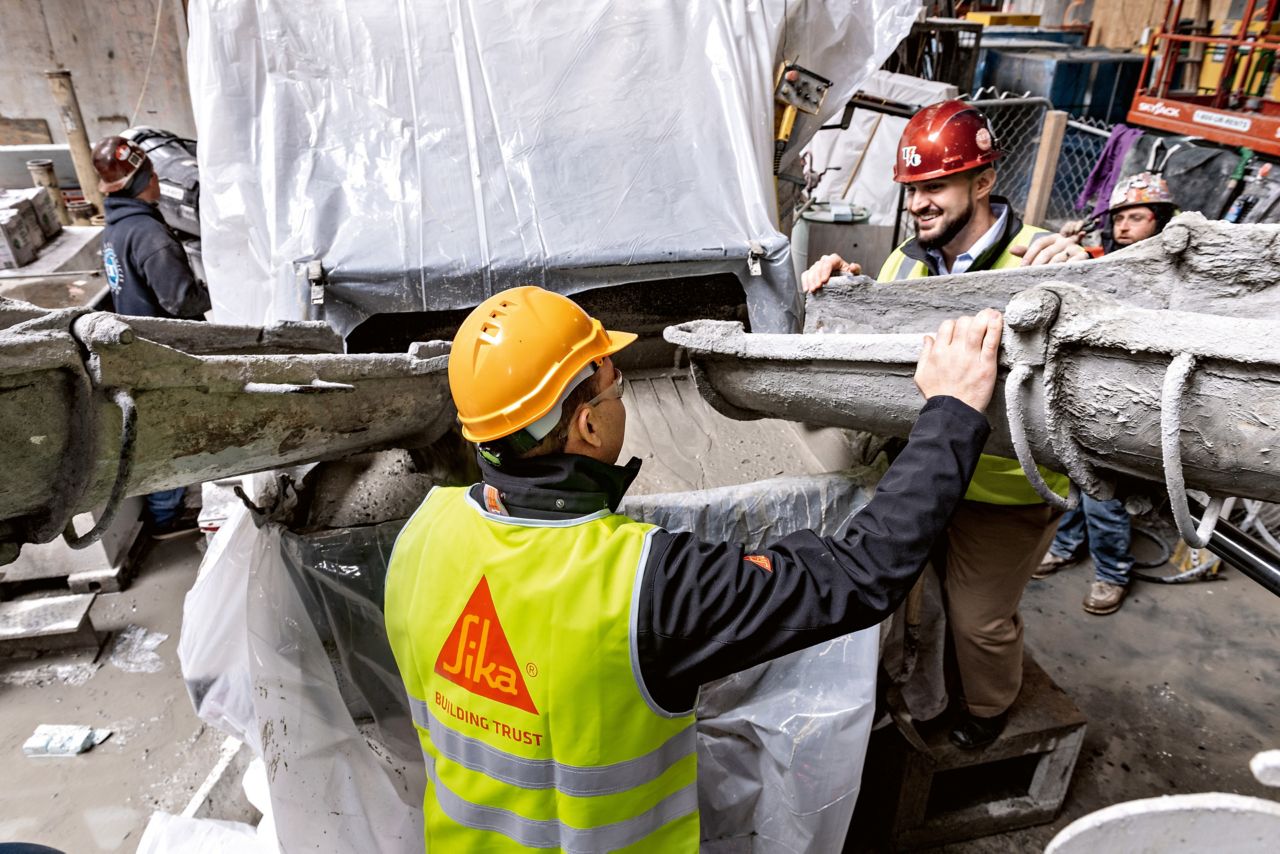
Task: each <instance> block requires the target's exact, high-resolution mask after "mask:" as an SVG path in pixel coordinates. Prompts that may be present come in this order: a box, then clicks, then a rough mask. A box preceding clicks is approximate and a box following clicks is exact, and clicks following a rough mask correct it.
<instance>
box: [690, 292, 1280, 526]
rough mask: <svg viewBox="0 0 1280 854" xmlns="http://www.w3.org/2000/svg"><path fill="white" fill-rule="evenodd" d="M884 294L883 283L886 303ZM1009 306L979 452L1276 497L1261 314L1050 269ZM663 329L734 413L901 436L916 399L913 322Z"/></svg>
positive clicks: (1279, 342) (1272, 408)
mask: <svg viewBox="0 0 1280 854" xmlns="http://www.w3.org/2000/svg"><path fill="white" fill-rule="evenodd" d="M893 295H894V292H893V291H892V290H885V291H884V292H883V293H882V294H881V298H882V300H883V302H884V304H885V310H886V313H889V314H892V312H893V311H894V308H895V307H894V304H893V303H892V299H893ZM969 310H970V311H971V310H972V307H970V308H969ZM1006 320H1007V322H1006V327H1005V333H1004V339H1003V345H1002V349H1001V357H1000V358H1001V370H1000V375H999V380H998V383H997V389H996V394H995V397H994V399H993V400H992V404H991V407H990V408H989V410H988V417H989V419H990V421H991V423H992V425H993V432H992V436H991V439H990V440H989V442H988V445H987V450H988V451H989V452H990V453H994V454H999V455H1001V456H1008V457H1017V458H1019V459H1020V460H1021V461H1022V462H1023V467H1024V469H1025V470H1028V471H1030V472H1032V480H1033V482H1034V481H1036V480H1038V479H1039V475H1038V474H1035V468H1034V465H1033V463H1035V464H1039V465H1044V466H1047V467H1049V468H1051V469H1054V470H1056V471H1063V472H1066V473H1067V474H1069V475H1071V478H1072V480H1073V481H1074V482H1076V483H1077V484H1079V485H1080V487H1081V488H1083V489H1084V490H1085V491H1087V492H1089V493H1090V494H1092V495H1097V496H1100V497H1110V496H1112V495H1113V494H1114V489H1115V480H1116V477H1117V475H1122V476H1129V477H1132V478H1139V479H1142V480H1146V481H1155V482H1159V481H1164V480H1165V479H1166V474H1170V475H1172V476H1170V477H1169V481H1170V485H1171V486H1173V487H1174V489H1173V490H1171V493H1172V494H1171V497H1172V498H1173V500H1174V501H1175V504H1176V503H1178V502H1180V503H1181V506H1182V508H1183V512H1184V513H1185V515H1186V518H1187V519H1188V520H1189V519H1190V514H1189V512H1187V511H1186V510H1185V508H1186V503H1187V502H1186V495H1185V487H1191V488H1195V489H1200V490H1204V491H1206V492H1209V493H1211V494H1215V495H1240V496H1246V497H1252V498H1260V499H1263V500H1267V501H1278V500H1280V464H1277V463H1276V461H1275V456H1276V454H1275V452H1274V450H1275V449H1276V448H1277V447H1280V446H1278V445H1277V442H1280V393H1277V392H1278V391H1280V338H1277V336H1276V335H1275V330H1274V324H1273V323H1272V322H1271V321H1268V320H1256V319H1255V320H1242V319H1235V318H1227V317H1217V316H1212V315H1204V314H1197V313H1190V312H1180V311H1158V310H1151V309H1140V308H1134V307H1132V306H1129V305H1123V304H1121V303H1119V302H1117V301H1115V300H1113V299H1111V298H1109V297H1106V296H1103V295H1099V294H1094V293H1092V292H1091V291H1086V290H1084V289H1082V288H1079V287H1076V286H1074V285H1069V284H1064V283H1061V282H1051V283H1048V284H1044V285H1041V286H1039V287H1036V288H1033V289H1031V290H1028V291H1026V292H1024V293H1022V294H1018V295H1017V296H1016V297H1015V298H1014V299H1013V300H1012V301H1010V303H1009V305H1008V307H1007V309H1006ZM666 337H667V340H668V341H670V342H672V343H674V344H677V345H679V346H682V347H684V348H685V349H686V350H687V351H688V353H689V357H690V360H691V363H692V369H693V374H694V378H695V380H696V382H697V384H698V388H699V390H700V391H701V392H702V394H703V395H704V396H705V397H706V398H707V400H708V401H710V402H711V404H712V405H713V406H714V407H715V408H716V409H718V410H719V411H720V412H722V413H724V414H725V415H728V416H729V417H733V418H744V419H749V418H787V419H791V420H795V421H802V422H806V423H810V424H817V425H823V426H833V427H845V428H852V429H857V430H866V431H869V432H873V433H877V434H880V435H885V436H901V437H905V436H906V435H907V434H908V433H909V432H910V430H911V426H912V425H913V424H914V422H915V418H916V415H917V413H918V412H919V409H920V406H921V403H922V402H921V399H920V395H919V392H918V391H917V390H916V388H915V385H914V382H913V380H912V377H913V374H914V371H915V363H916V359H917V357H918V354H919V347H920V342H921V340H922V337H921V335H920V334H918V333H890V334H882V335H871V334H823V335H752V334H747V333H745V332H744V331H743V329H742V327H741V326H740V325H739V324H736V323H714V322H708V321H696V322H693V323H688V324H683V325H680V326H675V327H671V328H669V329H668V330H667V331H666ZM1171 378H1172V379H1171ZM1162 429H1163V430H1164V434H1163V437H1162ZM1178 471H1180V473H1181V476H1180V478H1179V477H1178V476H1177V473H1178ZM1175 481H1179V482H1177V483H1175ZM1184 484H1185V486H1184ZM1042 485H1043V484H1042ZM1046 492H1047V490H1046ZM1050 495H1051V494H1050ZM1052 500H1054V501H1055V502H1060V501H1061V499H1059V498H1058V497H1057V496H1052ZM1178 512H1179V511H1178V510H1177V508H1175V513H1178ZM1188 524H1189V523H1188ZM1184 532H1185V530H1184ZM1191 533H1194V532H1191Z"/></svg>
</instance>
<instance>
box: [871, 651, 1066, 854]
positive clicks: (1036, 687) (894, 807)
mask: <svg viewBox="0 0 1280 854" xmlns="http://www.w3.org/2000/svg"><path fill="white" fill-rule="evenodd" d="M944 717H946V716H944ZM949 729H950V727H949V726H948V725H947V723H946V721H943V720H940V721H937V722H930V723H928V724H924V725H917V731H918V732H919V733H920V735H921V737H922V738H923V739H924V741H925V743H926V744H927V745H928V748H929V749H928V752H927V753H922V752H919V751H917V750H915V749H914V748H912V747H911V746H910V745H909V744H907V742H906V740H905V739H904V738H903V737H902V736H901V735H900V734H899V733H898V732H897V731H896V730H894V729H893V728H886V729H882V730H879V731H877V732H876V733H874V734H873V737H872V748H871V750H870V752H869V754H868V757H867V764H866V776H865V777H864V785H863V791H864V792H866V793H867V794H868V796H870V799H871V800H877V798H876V795H877V794H878V795H879V799H878V800H879V802H878V803H877V804H875V805H874V806H873V805H871V804H870V803H869V804H868V805H867V806H868V807H871V809H870V810H866V811H864V809H863V807H864V805H862V804H859V814H858V815H857V816H855V819H854V827H853V829H852V830H851V832H850V840H853V839H854V837H855V835H856V836H858V837H859V838H866V837H867V836H875V835H887V836H888V837H889V841H890V842H891V844H892V845H893V846H894V847H895V848H898V849H902V850H910V849H915V848H924V847H929V846H936V845H942V844H945V843H949V842H958V841H961V840H965V839H974V838H977V837H980V836H989V835H992V834H995V833H1003V832H1005V831H1008V830H1015V829H1017V828H1022V827H1031V826H1033V825H1036V824H1044V823H1047V822H1050V821H1052V820H1053V819H1054V817H1055V816H1056V815H1057V813H1058V810H1059V809H1061V807H1062V802H1063V800H1065V798H1066V795H1067V787H1068V785H1069V784H1070V782H1071V774H1072V771H1073V770H1074V769H1075V764H1076V759H1077V758H1078V757H1079V755H1080V747H1081V745H1082V744H1083V742H1084V733H1085V718H1084V715H1083V714H1082V713H1081V712H1080V710H1079V709H1078V708H1077V707H1076V705H1075V703H1073V702H1072V701H1071V699H1070V698H1069V697H1068V696H1067V695H1066V694H1065V693H1064V692H1063V691H1062V689H1061V688H1059V687H1058V686H1057V685H1055V684H1054V682H1053V680H1052V679H1050V678H1049V676H1048V674H1046V673H1045V672H1044V671H1043V670H1041V669H1040V667H1039V665H1037V664H1036V663H1035V662H1034V661H1033V660H1032V659H1031V657H1030V656H1029V655H1026V656H1024V659H1023V683H1022V693H1021V694H1020V695H1019V697H1018V700H1017V702H1016V703H1014V705H1013V708H1012V709H1011V710H1010V715H1009V723H1008V725H1007V726H1006V727H1005V730H1004V732H1003V733H1001V735H1000V737H999V738H998V739H996V741H995V742H994V743H993V744H991V745H990V746H988V747H986V748H984V749H982V750H961V749H960V748H958V747H956V746H954V745H953V744H951V742H950V740H949V739H948V737H947V733H948V731H949ZM872 779H874V780H875V784H874V785H870V784H868V783H867V782H866V781H868V780H872ZM886 821H887V823H885V822H886ZM848 844H849V843H847V844H846V845H848ZM847 850H848V849H847Z"/></svg>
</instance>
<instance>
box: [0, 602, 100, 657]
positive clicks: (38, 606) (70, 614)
mask: <svg viewBox="0 0 1280 854" xmlns="http://www.w3.org/2000/svg"><path fill="white" fill-rule="evenodd" d="M97 596H98V594H96V593H78V594H73V595H71V596H47V597H42V598H38V599H23V600H20V601H16V602H0V655H3V654H6V653H10V652H16V651H22V650H36V651H43V650H49V649H68V648H74V647H97V646H100V645H101V642H102V637H101V636H100V635H99V634H98V633H97V632H96V631H95V630H94V628H93V621H92V620H90V619H89V609H90V608H91V607H92V606H93V600H94V599H96V598H97Z"/></svg>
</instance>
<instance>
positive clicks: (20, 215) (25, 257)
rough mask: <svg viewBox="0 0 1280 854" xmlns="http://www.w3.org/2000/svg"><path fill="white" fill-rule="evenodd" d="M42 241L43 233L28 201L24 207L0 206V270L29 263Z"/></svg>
mask: <svg viewBox="0 0 1280 854" xmlns="http://www.w3.org/2000/svg"><path fill="white" fill-rule="evenodd" d="M36 235H39V236H36ZM43 242H44V234H43V233H42V232H41V231H40V226H39V224H38V223H37V222H36V215H35V211H34V210H32V208H31V204H30V203H29V202H28V203H27V205H26V207H25V209H24V208H22V207H12V208H0V270H8V269H14V268H17V267H24V266H26V265H27V264H30V263H31V262H32V261H34V260H35V259H36V252H37V250H39V248H40V244H41V243H43Z"/></svg>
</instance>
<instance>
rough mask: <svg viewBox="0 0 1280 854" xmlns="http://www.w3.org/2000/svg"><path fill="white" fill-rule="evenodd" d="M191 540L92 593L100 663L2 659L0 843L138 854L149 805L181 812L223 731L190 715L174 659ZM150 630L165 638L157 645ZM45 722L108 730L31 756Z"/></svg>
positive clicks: (166, 547) (193, 554)
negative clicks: (99, 737) (79, 748)
mask: <svg viewBox="0 0 1280 854" xmlns="http://www.w3.org/2000/svg"><path fill="white" fill-rule="evenodd" d="M196 542H197V540H196V538H195V537H186V538H182V539H177V540H170V541H167V542H161V543H156V544H155V546H154V548H153V549H152V551H151V552H150V553H149V554H148V555H147V556H146V557H145V558H144V559H143V561H142V564H141V567H140V569H139V571H138V573H137V576H136V578H135V579H134V581H133V583H132V584H131V585H130V586H129V587H128V589H126V590H124V591H122V592H120V593H104V594H101V595H99V597H98V599H97V601H96V602H95V603H94V606H93V610H92V618H93V622H94V625H95V626H96V627H97V628H98V629H99V630H100V631H110V632H111V633H112V636H111V637H110V638H109V639H108V641H107V643H106V645H105V646H104V648H103V651H102V653H101V654H100V655H99V656H98V657H97V659H96V660H95V659H93V658H92V657H91V656H84V655H79V656H77V655H66V654H64V655H56V656H55V655H47V656H42V657H40V658H38V659H35V660H27V661H11V660H0V715H2V717H3V721H4V723H3V726H0V757H3V765H4V769H5V775H4V777H5V779H4V786H3V789H0V842H10V841H18V840H21V841H24V842H39V843H42V844H45V845H50V846H53V847H55V848H59V849H62V850H65V851H68V852H76V854H81V852H84V853H85V854H89V852H99V851H122V852H124V851H128V852H131V851H134V850H135V849H136V848H137V845H138V840H139V838H140V837H141V836H142V831H143V828H144V827H146V824H147V820H148V819H149V818H150V816H151V813H152V812H153V811H155V810H164V811H167V812H172V813H178V812H181V811H182V809H183V807H184V806H186V804H187V801H188V800H190V798H191V796H192V794H193V793H194V792H195V790H196V788H197V787H198V786H199V785H200V783H201V782H202V781H203V780H204V778H205V776H206V775H207V774H208V773H209V770H210V769H211V768H212V767H213V765H214V763H215V762H216V761H217V758H218V748H219V746H220V745H221V743H222V741H223V738H224V736H223V735H222V734H221V733H219V732H217V731H216V730H213V729H211V728H207V727H205V726H204V725H203V724H202V723H201V722H200V721H199V720H197V719H196V716H195V713H194V712H193V711H192V709H191V701H190V700H188V699H187V693H186V688H185V687H184V685H183V682H182V675H181V672H180V670H179V667H178V652H177V649H178V632H179V626H180V624H181V620H182V600H183V596H184V595H185V594H186V591H187V590H188V589H189V588H190V587H191V584H192V582H194V581H195V577H196V568H197V566H198V565H199V562H200V554H199V552H198V551H197V549H196ZM130 627H137V628H130ZM157 632H158V633H161V634H165V635H168V637H167V638H166V639H165V640H163V641H162V642H160V643H158V644H156V640H157V639H158V638H157V637H156V635H155V634H154V633H157ZM122 636H123V638H124V640H123V641H120V640H119V639H120V638H121V637H122ZM131 640H132V641H134V643H133V644H130V641H131ZM42 723H50V724H83V725H87V726H92V727H105V728H107V729H110V730H112V735H111V737H110V738H109V739H108V740H107V741H106V742H104V743H102V744H100V745H98V746H97V747H95V748H93V749H92V750H91V751H89V752H88V753H84V754H81V755H80V756H76V757H71V758H46V759H31V758H27V757H26V756H24V755H23V753H22V743H23V742H24V741H26V739H27V738H28V737H29V736H30V735H31V733H32V732H33V731H34V730H35V728H36V726H37V725H39V724H42Z"/></svg>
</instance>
